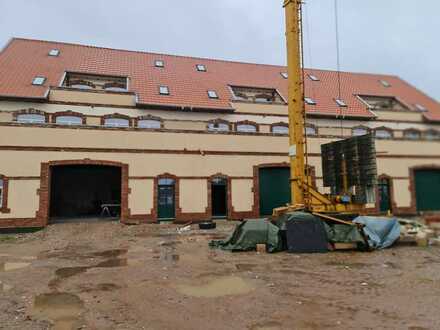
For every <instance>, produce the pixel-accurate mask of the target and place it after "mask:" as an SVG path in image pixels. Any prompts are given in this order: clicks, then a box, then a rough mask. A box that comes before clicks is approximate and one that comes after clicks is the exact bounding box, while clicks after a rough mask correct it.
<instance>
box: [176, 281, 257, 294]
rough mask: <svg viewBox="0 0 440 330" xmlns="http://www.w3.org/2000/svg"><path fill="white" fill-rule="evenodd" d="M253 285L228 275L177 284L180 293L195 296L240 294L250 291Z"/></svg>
mask: <svg viewBox="0 0 440 330" xmlns="http://www.w3.org/2000/svg"><path fill="white" fill-rule="evenodd" d="M252 290H254V287H253V286H252V285H251V284H249V283H247V282H246V281H245V280H243V279H242V278H241V277H237V276H228V277H223V278H218V279H215V280H212V281H210V282H209V283H207V284H202V285H178V286H177V291H179V292H180V293H181V294H184V295H187V296H192V297H197V298H215V297H223V296H230V295H242V294H246V293H249V292H251V291H252Z"/></svg>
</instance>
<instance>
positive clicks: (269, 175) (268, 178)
mask: <svg viewBox="0 0 440 330" xmlns="http://www.w3.org/2000/svg"><path fill="white" fill-rule="evenodd" d="M259 189H260V215H262V216H267V215H271V214H272V210H273V209H274V208H276V207H280V206H285V205H286V204H288V203H290V169H289V168H288V167H268V168H261V169H260V171H259Z"/></svg>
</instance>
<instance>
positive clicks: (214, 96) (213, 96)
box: [208, 90, 218, 99]
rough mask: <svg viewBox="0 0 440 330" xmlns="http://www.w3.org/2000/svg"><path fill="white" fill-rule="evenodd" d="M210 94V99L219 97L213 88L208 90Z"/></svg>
mask: <svg viewBox="0 0 440 330" xmlns="http://www.w3.org/2000/svg"><path fill="white" fill-rule="evenodd" d="M208 96H209V98H210V99H218V95H217V92H216V91H212V90H210V91H208Z"/></svg>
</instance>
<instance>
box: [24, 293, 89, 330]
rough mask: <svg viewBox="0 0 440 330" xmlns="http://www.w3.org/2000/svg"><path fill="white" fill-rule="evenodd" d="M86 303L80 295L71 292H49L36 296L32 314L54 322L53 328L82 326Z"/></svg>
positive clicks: (69, 329) (63, 329)
mask: <svg viewBox="0 0 440 330" xmlns="http://www.w3.org/2000/svg"><path fill="white" fill-rule="evenodd" d="M83 310H84V304H83V302H82V300H81V299H79V297H78V296H75V295H72V294H69V293H58V292H57V293H47V294H41V295H39V296H36V297H35V299H34V306H33V308H32V315H33V316H34V317H36V318H38V319H42V320H48V321H51V322H53V324H54V327H53V329H56V330H71V329H78V328H79V327H80V326H81V319H80V317H81V313H82V312H83Z"/></svg>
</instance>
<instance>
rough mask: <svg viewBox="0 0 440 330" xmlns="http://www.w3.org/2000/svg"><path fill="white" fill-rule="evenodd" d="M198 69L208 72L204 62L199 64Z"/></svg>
mask: <svg viewBox="0 0 440 330" xmlns="http://www.w3.org/2000/svg"><path fill="white" fill-rule="evenodd" d="M196 69H197V71H199V72H206V66H205V65H204V64H197V65H196Z"/></svg>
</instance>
